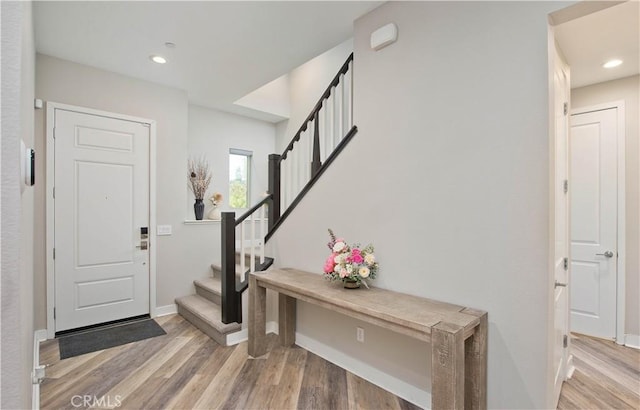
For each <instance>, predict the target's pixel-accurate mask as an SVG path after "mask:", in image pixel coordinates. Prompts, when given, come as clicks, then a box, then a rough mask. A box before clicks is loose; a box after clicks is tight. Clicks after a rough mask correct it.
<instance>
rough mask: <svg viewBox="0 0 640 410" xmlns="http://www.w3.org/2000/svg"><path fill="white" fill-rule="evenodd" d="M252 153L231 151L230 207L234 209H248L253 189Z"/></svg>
mask: <svg viewBox="0 0 640 410" xmlns="http://www.w3.org/2000/svg"><path fill="white" fill-rule="evenodd" d="M252 154H253V153H252V152H251V151H244V150H240V149H234V148H231V149H230V150H229V205H230V206H231V207H232V208H248V207H249V192H250V189H251V186H250V183H249V181H251V175H250V170H251V155H252Z"/></svg>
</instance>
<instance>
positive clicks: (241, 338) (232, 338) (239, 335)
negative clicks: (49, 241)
mask: <svg viewBox="0 0 640 410" xmlns="http://www.w3.org/2000/svg"><path fill="white" fill-rule="evenodd" d="M266 327H267V334H269V333H275V334H278V322H267V325H266ZM247 340H249V329H248V328H244V329H242V330H240V331H238V332H235V333H229V334H228V335H227V346H234V345H237V344H240V343H242V342H246V341H247Z"/></svg>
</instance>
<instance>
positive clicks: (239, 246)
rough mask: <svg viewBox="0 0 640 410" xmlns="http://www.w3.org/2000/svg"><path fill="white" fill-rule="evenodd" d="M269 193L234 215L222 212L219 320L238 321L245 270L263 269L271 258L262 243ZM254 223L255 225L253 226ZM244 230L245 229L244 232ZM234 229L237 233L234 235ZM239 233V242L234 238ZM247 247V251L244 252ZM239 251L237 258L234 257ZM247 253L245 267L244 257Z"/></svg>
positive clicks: (225, 321)
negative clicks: (237, 271) (220, 314)
mask: <svg viewBox="0 0 640 410" xmlns="http://www.w3.org/2000/svg"><path fill="white" fill-rule="evenodd" d="M272 198H273V195H271V194H269V195H267V196H266V197H265V198H264V199H263V200H262V201H260V202H258V203H257V204H256V205H254V206H253V207H252V208H251V209H249V210H248V211H247V212H245V213H244V214H242V216H240V217H239V218H238V219H236V214H235V212H222V214H221V216H222V219H221V231H222V260H221V266H222V274H221V302H222V304H221V305H222V322H223V323H232V322H238V323H239V322H241V321H242V303H241V302H242V292H244V290H245V289H246V288H247V286H248V274H249V273H252V272H256V271H259V270H264V269H266V268H267V267H268V266H269V265H271V263H273V259H271V258H266V257H265V255H264V246H265V240H264V238H265V237H266V233H267V226H266V225H267V218H266V216H267V207H268V206H269V204H270V203H271V202H272ZM256 225H257V228H256ZM247 230H248V231H249V232H247ZM236 231H238V233H239V235H236ZM238 237H239V242H236V238H238ZM247 249H249V252H248V253H247ZM238 253H239V256H240V260H239V261H237V260H236V255H237V254H238ZM247 256H248V257H249V269H248V270H247V266H246V260H247ZM237 262H239V263H238V264H239V265H240V277H239V278H236V263H237Z"/></svg>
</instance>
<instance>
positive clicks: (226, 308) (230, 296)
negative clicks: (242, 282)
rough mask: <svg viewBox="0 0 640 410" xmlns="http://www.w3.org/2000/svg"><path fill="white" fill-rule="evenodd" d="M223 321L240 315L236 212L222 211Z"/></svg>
mask: <svg viewBox="0 0 640 410" xmlns="http://www.w3.org/2000/svg"><path fill="white" fill-rule="evenodd" d="M221 231H222V252H221V255H222V261H221V265H222V274H221V278H220V279H221V281H222V295H221V296H222V323H233V322H237V321H238V320H239V317H238V302H239V298H238V292H236V213H235V212H222V221H221Z"/></svg>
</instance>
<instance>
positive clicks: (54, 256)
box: [53, 248, 56, 259]
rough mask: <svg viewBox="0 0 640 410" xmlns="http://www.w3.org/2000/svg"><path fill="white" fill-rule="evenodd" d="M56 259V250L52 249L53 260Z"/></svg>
mask: <svg viewBox="0 0 640 410" xmlns="http://www.w3.org/2000/svg"><path fill="white" fill-rule="evenodd" d="M55 258H56V248H53V259H55Z"/></svg>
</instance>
